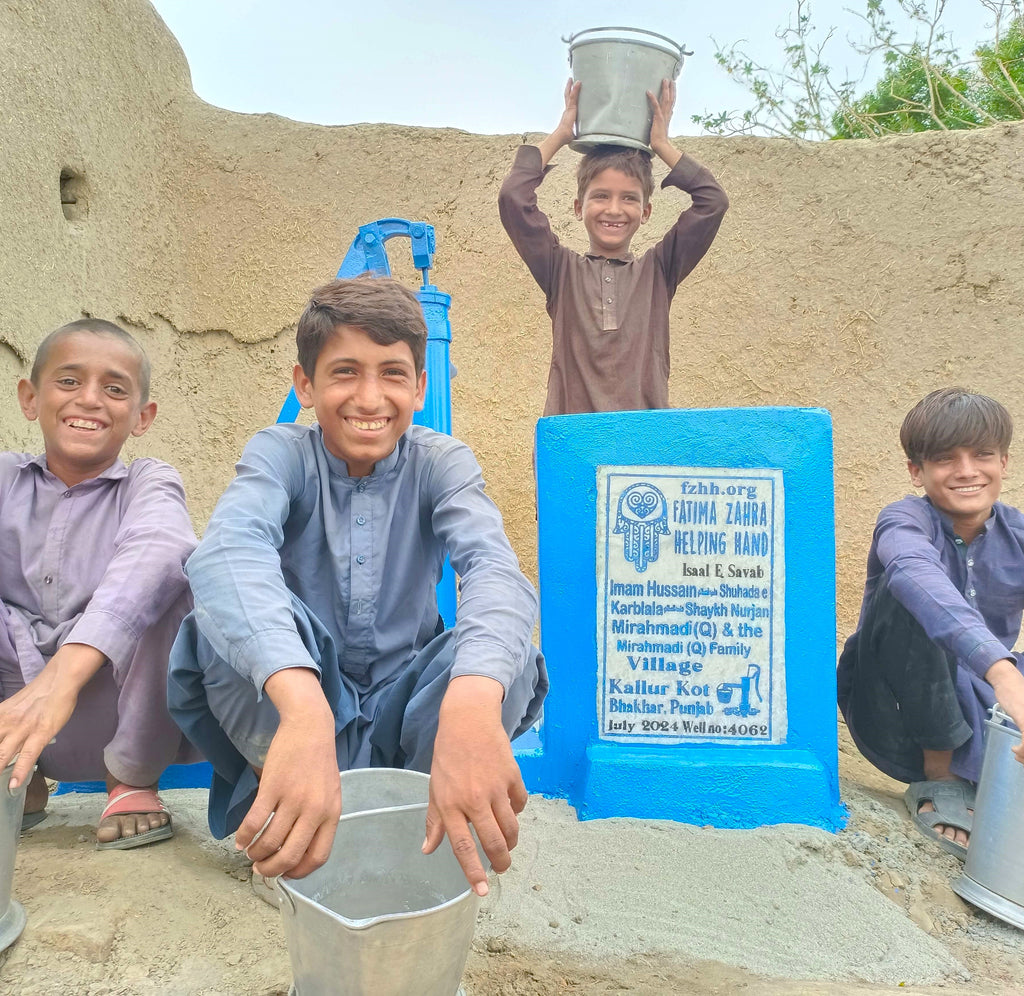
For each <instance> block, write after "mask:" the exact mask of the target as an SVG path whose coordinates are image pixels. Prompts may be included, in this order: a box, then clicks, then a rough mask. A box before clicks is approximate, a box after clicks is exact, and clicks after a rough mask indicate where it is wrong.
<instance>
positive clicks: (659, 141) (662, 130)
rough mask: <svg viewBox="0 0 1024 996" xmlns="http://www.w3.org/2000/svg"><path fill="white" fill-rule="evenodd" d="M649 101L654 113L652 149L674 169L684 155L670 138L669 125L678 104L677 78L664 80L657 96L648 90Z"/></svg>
mask: <svg viewBox="0 0 1024 996" xmlns="http://www.w3.org/2000/svg"><path fill="white" fill-rule="evenodd" d="M647 102H648V103H649V104H650V105H651V111H652V113H653V115H654V118H653V120H652V122H651V151H652V152H653V153H654V154H655V155H656V156H657V157H658V158H659V159H660V160H661V161H662V162H663V163H664V164H665V165H666V166H668V168H669V169H672V168H673V167H674V166H675V164H676V163H677V162H679V159H680V157H681V156H682V152H680V151H679V149H677V148H676V147H675V146H674V145H673V144H672V143H671V142H670V141H669V138H668V125H669V122H670V121H671V120H672V110H673V108H674V107H675V106H676V84H675V80H662V81H661V93H660V94H659V95H658V96H657V97H655V96H654V94H653V93H651V91H650V90H648V91H647Z"/></svg>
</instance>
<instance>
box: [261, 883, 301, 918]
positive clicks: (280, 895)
mask: <svg viewBox="0 0 1024 996" xmlns="http://www.w3.org/2000/svg"><path fill="white" fill-rule="evenodd" d="M267 882H268V883H269V884H270V887H271V888H272V889H273V890H274V892H276V893H277V903H278V906H280V907H281V912H282V913H283V912H284V904H285V902H287V903H288V912H289V913H290V914H291V915H292V916H295V900H294V899H292V897H291V896H290V895H288V890H287V889H285V888H284V887H283V886H282V885H281V876H280V875H275V876H274V877H273V878H270V879H267Z"/></svg>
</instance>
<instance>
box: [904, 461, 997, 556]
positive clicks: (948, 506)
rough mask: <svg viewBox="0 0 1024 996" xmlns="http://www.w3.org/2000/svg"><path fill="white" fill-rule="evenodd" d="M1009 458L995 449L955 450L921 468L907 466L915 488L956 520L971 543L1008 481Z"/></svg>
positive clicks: (959, 530)
mask: <svg viewBox="0 0 1024 996" xmlns="http://www.w3.org/2000/svg"><path fill="white" fill-rule="evenodd" d="M1006 460H1007V455H1006V454H1005V453H1000V452H999V449H998V447H996V446H955V447H953V448H952V449H950V450H947V451H945V452H942V453H939V454H937V455H936V456H935V458H934V459H932V460H922V461H921V463H920V464H916V463H912V462H910V461H908V462H907V468H908V469H909V471H910V479H911V481H913V483H914V487H917V488H924V492H925V494H926V495H927V496H928V497H929V498H930V499H931V502H932V504H933V505H934V506H935V507H936V508H938V509H940V510H941V511H943V512H945V513H946V515H948V516H949V517H950V519H952V520H953V528H954V530H955V531H956V533H957V535H958V536H960V537H961V538H962V539H964V540H965V541H966V542H968V543H970V542H971V540H973V539H974V538H975V536H977V535H978V534H979V533H980V532H981V530H982V527H983V526H984V524H985V520H986V519H988V517H989V516H990V515H991V514H992V506H993V505H994V504H995V502H996V499H998V497H999V492H1000V490H1001V489H1002V486H1003V480H1004V478H1005V477H1006Z"/></svg>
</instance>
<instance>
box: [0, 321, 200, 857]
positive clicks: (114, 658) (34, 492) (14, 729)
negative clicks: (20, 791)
mask: <svg viewBox="0 0 1024 996" xmlns="http://www.w3.org/2000/svg"><path fill="white" fill-rule="evenodd" d="M149 377H150V374H149V360H148V359H147V357H146V355H145V353H144V352H143V351H142V349H141V347H140V346H139V344H138V343H137V342H136V341H135V340H134V339H133V338H132V337H131V336H130V335H129V334H128V333H127V332H125V331H124V330H123V329H121V328H120V327H119V326H117V325H114V324H113V323H112V322H106V321H101V320H98V319H93V318H86V319H82V320H80V321H76V322H71V323H70V324H69V325H65V326H63V327H62V328H59V329H57V331H56V332H52V333H51V334H50V335H48V336H47V337H46V338H45V339H44V340H43V341H42V343H41V344H40V346H39V349H38V350H37V352H36V356H35V362H34V363H33V365H32V372H31V374H30V376H29V379H28V380H22V381H20V382H19V384H18V400H19V402H20V403H21V409H22V411H23V412H24V414H25V417H26V418H27V419H30V420H32V421H38V422H39V427H40V429H41V430H42V434H43V448H44V452H43V454H42V456H38V457H33V456H32V455H31V454H29V453H0V767H3V766H4V765H5V764H7V763H8V762H9V761H10V760H11V758H13V757H14V756H15V755H18V760H17V763H16V764H15V766H14V770H13V772H12V776H11V786H12V788H15V787H17V786H18V785H21V784H23V783H24V781H25V779H26V778H28V777H29V776H30V775H31V773H32V766H33V764H35V763H36V761H37V760H38V764H39V766H38V770H37V771H36V773H35V776H34V777H32V780H31V782H30V783H29V786H28V790H27V794H26V798H25V819H24V822H23V826H32V825H34V824H35V823H37V822H39V821H40V820H41V819H42V818H43V816H44V814H45V807H46V802H47V787H46V780H45V779H46V778H47V777H49V778H56V779H59V780H65V781H81V780H83V779H98V778H104V779H105V780H106V783H107V790H108V792H109V793H110V798H109V802H108V805H107V807H106V809H104V811H103V815H102V816H101V818H100V823H99V826H98V828H97V830H96V840H97V846H98V847H100V848H104V849H106V848H117V849H125V848H130V847H137V846H138V845H140V844H147V843H151V842H153V841H157V840H164V839H166V838H168V837H170V836H171V833H172V830H171V822H170V816H169V814H168V813H167V810H166V809H165V808H164V805H163V803H162V802H161V801H160V799H159V797H158V796H157V794H156V784H157V780H158V778H159V777H160V774H161V773H162V772H163V770H164V768H166V767H167V765H168V764H170V763H171V762H172V761H174V760H175V759H176V758H178V759H181V760H185V759H194V758H190V757H188V756H187V755H188V748H187V745H185V744H184V743H183V739H182V736H181V733H180V731H179V730H178V729H177V727H176V726H175V725H174V723H173V721H172V720H171V717H170V716H169V715H168V712H167V691H166V689H167V657H168V653H169V651H170V647H171V643H172V642H173V640H174V636H175V634H176V633H177V631H178V626H179V625H180V623H181V620H182V619H183V618H184V616H185V614H186V613H187V612H188V610H189V608H190V607H191V602H190V600H189V596H188V585H187V582H186V580H185V574H184V571H183V565H184V563H185V559H186V558H187V557H188V555H189V554H190V553H191V552H192V550H193V548H194V547H195V543H196V539H195V534H194V533H193V531H192V525H191V523H190V522H189V517H188V511H187V510H186V508H185V494H184V489H183V488H182V484H181V478H180V477H179V476H178V474H177V472H176V471H175V470H174V469H173V468H172V467H170V466H168V465H167V464H165V463H163V462H161V461H160V460H152V459H139V460H134V461H133V462H132V463H131V464H130V465H128V466H125V464H123V463H122V462H121V460H120V458H119V455H120V453H121V448H122V447H123V446H124V444H125V442H126V441H127V440H128V438H129V437H130V436H141V435H142V434H143V433H144V432H145V431H146V430H147V429H148V428H149V427H150V425H151V424H152V422H153V418H154V416H155V415H156V404H155V402H153V401H150V400H149Z"/></svg>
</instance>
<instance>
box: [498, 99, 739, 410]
mask: <svg viewBox="0 0 1024 996" xmlns="http://www.w3.org/2000/svg"><path fill="white" fill-rule="evenodd" d="M580 88H581V84H580V83H578V82H577V83H573V81H572V80H570V81H569V82H568V83H567V84H566V88H565V110H564V111H563V113H562V118H561V120H560V121H559V123H558V127H557V128H555V130H554V131H553V132H552V133H551V134H550V135H548V137H547V138H545V139H544V140H543V141H542V142H541V143H540V144H539V145H536V146H534V145H524V146H521V147H520V149H519V151H518V152H517V153H516V158H515V162H514V163H513V165H512V170H511V172H510V173H509V175H508V177H507V178H506V180H505V182H504V184H503V185H502V188H501V192H500V194H499V195H498V209H499V213H500V215H501V222H502V225H504V227H505V231H506V232H507V233H508V235H509V238H510V239H511V240H512V244H513V245H514V246H515V248H516V251H517V252H518V253H519V255H520V256H521V257H522V258H523V261H524V262H525V263H526V265H527V266H528V267H529V269H530V273H532V274H533V278H534V280H536V281H537V283H538V284H539V285H540V288H541V290H543V291H544V294H545V295H546V297H547V310H548V314H549V315H550V316H551V327H552V329H551V330H552V353H551V367H550V370H549V373H548V393H547V402H546V403H545V406H544V414H545V415H565V414H573V413H577V412H605V411H627V410H639V409H648V408H667V407H668V372H669V308H670V306H671V304H672V297H673V295H674V294H675V291H676V287H677V286H678V285H679V284H680V283H681V282H682V280H683V279H684V278H685V277H686V275H687V274H688V273H689V272H690V271H691V270H692V269H693V268H694V267H695V266H696V265H697V263H699V262H700V260H701V259H702V258H703V256H704V254H705V253H706V252H707V251H708V249H709V248H710V246H711V243H712V242H713V241H714V238H715V235H716V234H717V232H718V228H719V226H720V225H721V223H722V218H723V216H724V215H725V212H726V209H727V208H728V206H729V201H728V198H727V197H726V195H725V191H724V190H722V188H721V187H720V186H719V185H718V183H717V181H716V180H715V178H714V177H713V176H712V175H711V173H710V172H709V171H708V170H707V169H705V168H704V167H703V166H701V165H700V164H699V163H698V162H697V161H696V160H694V159H692V158H690V157H689V156H687V155H686V154H685V153H683V152H681V151H680V150H679V149H677V148H676V147H675V146H674V145H673V144H672V143H671V142H670V141H669V139H668V126H669V121H670V120H671V116H672V109H673V107H674V106H675V99H676V88H675V83H674V82H673V81H671V80H663V81H662V84H661V91H660V95H659V96H658V97H655V96H654V94H652V93H650V92H648V93H647V99H648V101H649V102H650V106H651V111H652V115H653V122H652V125H651V135H650V146H651V149H652V150H653V152H654V154H655V155H657V156H658V157H659V158H660V159H661V160H662V161H663V162H664V163H665V165H666V166H668V167H669V173H668V176H666V177H665V179H664V180H663V181H662V184H661V185H662V187H678V188H679V189H680V190H683V191H685V192H686V193H688V194H689V195H690V197H691V199H692V202H693V203H692V205H691V206H690V207H689V208H687V209H686V210H685V211H683V212H682V214H680V215H679V218H678V219H677V220H676V223H675V224H674V225H673V226H672V228H671V229H670V230H669V231H668V232H667V233H666V235H665V236H664V238H662V240H661V241H660V242H659V243H658V244H657V245H656V246H654V247H653V248H652V249H650V250H648V251H647V252H646V253H644V254H643V255H642V256H641V257H639V258H637V257H635V256H634V255H633V253H632V252H630V243H631V242H632V239H633V236H634V235H635V234H636V232H637V231H638V229H639V228H640V226H641V225H644V224H646V223H647V221H648V219H649V218H650V215H651V203H650V197H651V193H652V191H653V188H654V180H653V176H652V172H651V156H650V154H649V153H647V152H644V151H642V150H640V149H636V148H626V147H621V146H616V145H601V146H598V147H596V148H595V149H593V150H592V151H590V152H588V153H587V154H586V155H585V156H584V157H583V159H582V160H580V163H579V166H578V168H577V171H576V175H577V180H578V189H577V197H576V200H575V202H574V204H573V210H574V211H575V214H576V217H577V219H579V220H580V221H582V222H583V226H584V228H585V229H586V232H587V236H588V238H589V240H590V249H589V251H588V252H587V253H585V254H584V255H580V254H579V253H576V252H573V251H572V250H571V249H567V248H565V246H563V245H561V244H560V243H559V241H558V239H557V238H556V237H555V235H554V233H553V232H552V231H551V226H550V224H549V223H548V219H547V217H546V216H545V215H544V214H543V213H542V212H541V211H540V209H539V208H538V207H537V187H538V186H539V185H540V183H541V181H542V180H543V179H544V177H545V175H546V173H547V171H548V170H549V169H550V168H551V167H550V166H549V165H548V164H549V163H550V161H551V158H552V157H553V156H554V154H555V153H556V152H557V151H558V150H559V149H560V148H562V146H564V145H567V144H568V143H569V142H571V141H572V140H573V137H574V133H575V127H576V114H577V106H578V102H579V96H580Z"/></svg>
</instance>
